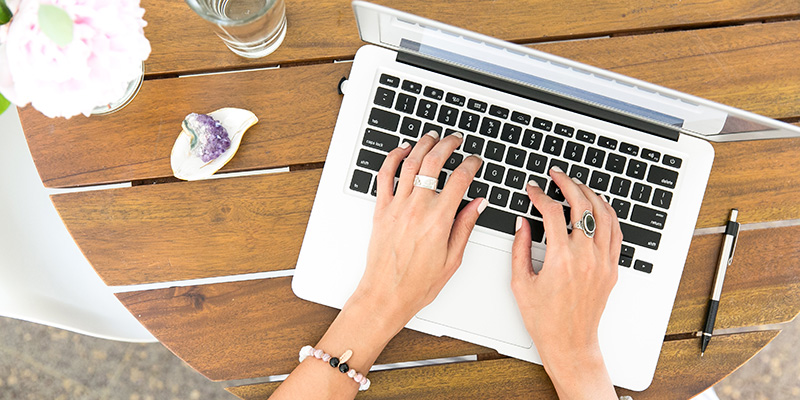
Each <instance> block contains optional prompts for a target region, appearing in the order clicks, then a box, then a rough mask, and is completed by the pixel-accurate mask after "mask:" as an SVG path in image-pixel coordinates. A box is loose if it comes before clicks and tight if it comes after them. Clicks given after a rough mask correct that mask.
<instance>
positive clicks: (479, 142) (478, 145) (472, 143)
mask: <svg viewBox="0 0 800 400" xmlns="http://www.w3.org/2000/svg"><path fill="white" fill-rule="evenodd" d="M483 143H484V140H483V138H481V137H478V136H474V135H467V138H466V139H464V151H465V152H467V153H469V154H478V155H480V154H481V153H483Z"/></svg>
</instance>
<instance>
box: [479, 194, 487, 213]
mask: <svg viewBox="0 0 800 400" xmlns="http://www.w3.org/2000/svg"><path fill="white" fill-rule="evenodd" d="M488 205H489V202H488V201H486V198H483V199H481V203H480V204H478V215H480V214H481V213H482V212H483V210H485V209H486V206H488Z"/></svg>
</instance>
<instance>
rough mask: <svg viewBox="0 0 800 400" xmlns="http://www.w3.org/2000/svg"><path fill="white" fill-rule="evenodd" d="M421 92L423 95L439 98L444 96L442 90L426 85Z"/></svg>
mask: <svg viewBox="0 0 800 400" xmlns="http://www.w3.org/2000/svg"><path fill="white" fill-rule="evenodd" d="M422 94H423V95H425V97H430V98H432V99H436V100H441V99H442V97H443V96H444V90H442V89H437V88H434V87H430V86H428V87H426V88H425V91H424V92H423V93H422Z"/></svg>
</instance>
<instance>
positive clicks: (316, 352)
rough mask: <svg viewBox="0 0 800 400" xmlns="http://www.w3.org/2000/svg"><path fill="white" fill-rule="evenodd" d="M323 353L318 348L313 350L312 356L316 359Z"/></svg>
mask: <svg viewBox="0 0 800 400" xmlns="http://www.w3.org/2000/svg"><path fill="white" fill-rule="evenodd" d="M323 354H325V352H323V351H322V350H320V349H316V350H314V358H316V359H321V358H322V355H323Z"/></svg>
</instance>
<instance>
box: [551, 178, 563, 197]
mask: <svg viewBox="0 0 800 400" xmlns="http://www.w3.org/2000/svg"><path fill="white" fill-rule="evenodd" d="M547 195H548V196H550V198H551V199H553V200H555V201H564V193H561V188H560V187H558V185H556V183H555V181H550V185H549V186H548V187H547Z"/></svg>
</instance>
